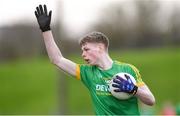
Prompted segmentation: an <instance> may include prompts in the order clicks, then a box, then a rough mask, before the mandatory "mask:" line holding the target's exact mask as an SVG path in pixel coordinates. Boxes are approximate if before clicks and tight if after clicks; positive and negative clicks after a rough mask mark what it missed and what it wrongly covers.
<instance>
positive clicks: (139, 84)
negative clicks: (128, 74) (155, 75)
mask: <svg viewBox="0 0 180 116" xmlns="http://www.w3.org/2000/svg"><path fill="white" fill-rule="evenodd" d="M144 85H145V84H144V82H139V83H136V86H138V87H141V86H144Z"/></svg>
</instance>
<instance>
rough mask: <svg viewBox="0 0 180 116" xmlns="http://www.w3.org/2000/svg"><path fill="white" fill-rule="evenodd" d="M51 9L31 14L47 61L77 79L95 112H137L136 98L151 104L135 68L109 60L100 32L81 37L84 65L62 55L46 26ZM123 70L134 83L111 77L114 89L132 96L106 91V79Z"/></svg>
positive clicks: (152, 97) (39, 9)
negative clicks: (34, 16) (42, 42)
mask: <svg viewBox="0 0 180 116" xmlns="http://www.w3.org/2000/svg"><path fill="white" fill-rule="evenodd" d="M51 13H52V11H50V12H49V13H48V12H47V8H46V5H44V7H42V5H39V6H38V7H36V11H35V15H36V18H37V21H38V24H39V26H40V29H41V30H42V35H43V38H44V42H45V46H46V49H47V52H48V56H49V58H50V61H51V62H52V63H53V64H55V65H56V66H57V67H59V68H60V69H62V70H63V71H65V72H67V73H69V74H71V75H72V76H74V77H76V78H77V79H78V80H81V81H82V82H83V83H84V85H85V86H86V87H87V88H88V90H89V92H90V95H91V97H92V101H93V106H94V110H95V113H96V114H97V115H124V114H127V115H129V114H136V115H138V114H139V110H138V103H137V98H139V99H140V100H141V101H142V102H143V103H145V104H147V105H153V104H154V103H155V98H154V96H153V94H152V93H151V91H150V90H149V89H148V87H147V86H146V85H145V83H144V82H143V81H142V80H141V76H140V74H139V72H138V70H137V69H136V68H135V67H134V66H132V65H130V64H126V63H121V62H117V61H113V60H112V59H111V58H110V56H109V54H108V46H109V41H108V38H107V37H106V36H105V35H104V34H103V33H100V32H92V33H90V34H87V35H85V36H84V37H83V38H82V39H81V41H80V45H81V49H82V57H83V59H84V60H85V61H86V62H87V65H86V64H84V65H79V64H76V63H74V62H72V61H70V60H68V59H66V58H64V57H63V55H62V54H61V51H60V50H59V48H58V47H57V45H56V43H55V41H54V38H53V35H52V32H51V28H50V22H51ZM119 72H126V73H129V74H131V75H133V77H134V78H135V79H136V81H137V84H136V85H134V84H133V83H131V80H130V78H129V77H128V76H127V75H126V78H127V79H128V80H122V78H121V77H117V78H116V79H114V82H115V83H117V84H115V85H114V87H116V88H117V90H116V91H117V92H119V91H123V92H127V93H129V94H133V95H134V96H133V97H131V98H130V99H127V100H119V99H116V98H115V97H113V96H112V95H111V94H110V92H109V91H108V81H109V80H111V79H112V77H113V76H114V75H115V74H117V73H119Z"/></svg>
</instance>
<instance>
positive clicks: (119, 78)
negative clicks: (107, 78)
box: [116, 75, 125, 82]
mask: <svg viewBox="0 0 180 116" xmlns="http://www.w3.org/2000/svg"><path fill="white" fill-rule="evenodd" d="M116 79H118V80H120V81H121V82H123V81H125V80H124V79H123V78H122V77H120V76H118V75H117V76H116Z"/></svg>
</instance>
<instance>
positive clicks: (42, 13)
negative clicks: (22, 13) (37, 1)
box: [39, 5, 43, 15]
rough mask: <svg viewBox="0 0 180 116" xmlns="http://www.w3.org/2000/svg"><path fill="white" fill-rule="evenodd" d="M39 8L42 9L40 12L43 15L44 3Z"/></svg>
mask: <svg viewBox="0 0 180 116" xmlns="http://www.w3.org/2000/svg"><path fill="white" fill-rule="evenodd" d="M39 9H40V14H41V15H42V14H43V8H42V5H39Z"/></svg>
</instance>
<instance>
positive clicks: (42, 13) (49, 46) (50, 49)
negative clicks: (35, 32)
mask: <svg viewBox="0 0 180 116" xmlns="http://www.w3.org/2000/svg"><path fill="white" fill-rule="evenodd" d="M51 14H52V11H50V12H49V13H48V11H47V8H46V5H44V8H43V7H42V5H39V6H38V7H36V11H35V15H36V18H37V21H38V24H39V27H40V29H41V31H42V35H43V38H44V42H45V46H46V50H47V53H48V56H49V59H50V61H51V63H53V64H55V65H56V66H57V67H59V68H60V69H62V70H63V71H65V72H67V73H69V74H71V75H73V76H76V63H74V62H72V61H70V60H68V59H66V58H64V57H63V56H62V54H61V51H60V49H59V48H58V46H57V45H56V43H55V41H54V38H53V34H52V31H51V28H50V22H51Z"/></svg>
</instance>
